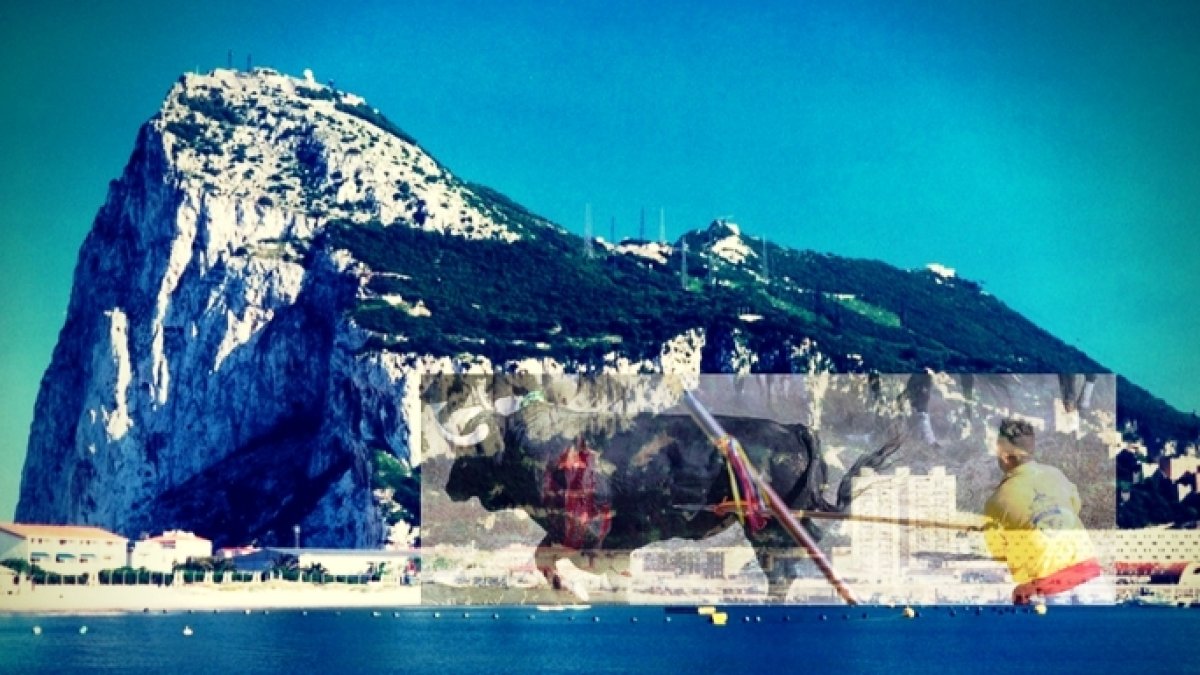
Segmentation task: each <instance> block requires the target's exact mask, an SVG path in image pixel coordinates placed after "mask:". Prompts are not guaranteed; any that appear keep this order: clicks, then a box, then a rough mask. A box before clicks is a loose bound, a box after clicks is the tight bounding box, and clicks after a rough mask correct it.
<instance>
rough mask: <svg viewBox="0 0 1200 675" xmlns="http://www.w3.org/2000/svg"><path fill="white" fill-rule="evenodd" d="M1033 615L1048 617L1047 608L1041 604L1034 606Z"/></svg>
mask: <svg viewBox="0 0 1200 675" xmlns="http://www.w3.org/2000/svg"><path fill="white" fill-rule="evenodd" d="M1033 613H1034V614H1037V615H1038V616H1045V615H1046V606H1045V605H1043V604H1041V603H1038V604H1036V605H1034V606H1033Z"/></svg>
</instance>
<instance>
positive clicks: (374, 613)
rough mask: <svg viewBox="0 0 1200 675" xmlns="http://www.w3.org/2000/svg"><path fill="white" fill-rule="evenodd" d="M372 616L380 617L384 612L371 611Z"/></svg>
mask: <svg viewBox="0 0 1200 675" xmlns="http://www.w3.org/2000/svg"><path fill="white" fill-rule="evenodd" d="M371 616H373V617H375V618H376V619H378V618H379V617H381V616H383V613H382V612H371Z"/></svg>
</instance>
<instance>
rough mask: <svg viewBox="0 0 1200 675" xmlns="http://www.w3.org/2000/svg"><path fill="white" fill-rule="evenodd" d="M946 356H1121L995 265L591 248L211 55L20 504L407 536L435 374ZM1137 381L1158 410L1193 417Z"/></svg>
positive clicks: (354, 542)
mask: <svg viewBox="0 0 1200 675" xmlns="http://www.w3.org/2000/svg"><path fill="white" fill-rule="evenodd" d="M763 256H765V257H766V258H767V261H768V263H769V264H768V265H764V264H763ZM685 258H686V262H685ZM685 267H686V268H687V272H686V274H685V273H684V268H685ZM985 319H986V320H985ZM997 319H999V321H1000V322H1001V324H1002V325H1000V326H996V325H994V324H995V322H996V321H997ZM922 367H932V368H935V369H939V370H950V371H955V370H980V371H1026V372H1036V371H1047V372H1051V371H1057V370H1068V371H1071V372H1087V371H1095V370H1103V369H1102V368H1101V367H1100V366H1099V364H1096V363H1095V362H1093V361H1091V360H1090V359H1088V358H1087V357H1086V356H1085V355H1083V354H1081V353H1080V352H1078V351H1077V350H1074V349H1072V348H1070V347H1068V346H1066V345H1065V344H1063V343H1061V342H1060V341H1058V340H1056V339H1054V338H1053V336H1050V335H1049V334H1047V333H1045V332H1044V331H1042V330H1040V329H1038V328H1037V327H1036V326H1034V325H1033V324H1031V323H1030V322H1028V321H1026V320H1024V319H1023V318H1021V317H1020V316H1019V315H1016V313H1014V312H1012V311H1011V310H1009V309H1008V308H1006V307H1004V306H1003V305H1002V304H1001V303H1000V302H999V301H998V300H996V299H994V298H991V297H990V296H987V295H986V294H983V293H982V292H981V291H980V289H979V288H978V286H975V285H973V284H971V283H970V282H969V281H965V280H962V279H958V278H956V277H951V276H949V275H946V274H939V273H937V272H933V271H917V272H908V271H904V270H897V269H895V268H892V267H890V266H887V265H885V264H883V263H877V262H873V261H858V260H847V259H843V258H839V257H837V256H829V255H823V254H816V253H812V252H797V251H791V250H787V249H783V248H781V247H779V246H776V245H774V244H771V243H769V242H766V243H764V242H761V241H754V240H752V239H750V238H748V237H746V236H745V235H743V234H742V233H741V232H740V231H739V230H738V229H737V228H736V226H732V225H731V224H729V223H725V222H721V221H718V222H716V223H714V224H713V225H712V226H710V227H709V228H707V229H703V230H698V231H695V232H691V233H688V234H686V235H684V236H683V237H682V238H681V239H680V240H679V241H677V242H673V243H667V242H642V241H625V242H603V241H599V240H597V241H595V242H593V245H592V246H591V247H585V246H584V244H583V241H582V240H581V239H580V238H579V237H577V236H574V235H571V234H569V233H568V232H566V231H565V230H564V229H563V228H561V227H559V226H557V225H555V224H553V223H550V222H549V221H547V220H546V219H544V218H541V217H539V216H537V215H535V214H533V213H531V212H530V211H528V210H527V209H525V208H523V207H521V206H520V205H518V204H516V203H514V202H512V201H511V200H509V199H507V198H506V197H504V196H503V195H502V194H500V193H498V192H496V191H494V190H491V189H489V188H486V187H483V186H479V185H474V184H471V183H468V182H466V181H463V180H461V179H459V178H458V177H456V176H455V175H454V174H453V173H451V172H450V171H449V170H448V169H446V168H445V167H443V166H442V165H441V164H439V163H438V162H437V161H436V160H435V159H434V158H433V157H432V156H431V155H429V154H428V153H426V152H425V151H424V150H422V149H421V148H420V147H419V146H418V145H417V144H416V142H415V141H414V140H413V139H412V138H411V137H409V136H408V135H407V134H405V133H404V132H403V131H402V130H401V129H400V128H399V127H397V126H396V125H394V124H393V123H391V122H390V121H388V120H387V118H385V117H384V116H383V115H381V114H380V113H379V112H378V111H377V110H375V109H374V108H371V107H370V106H368V105H367V104H366V103H365V101H363V100H362V99H361V98H359V97H357V96H355V95H353V94H348V93H345V92H340V91H338V90H336V89H334V88H333V87H331V86H326V85H321V84H318V83H316V82H314V81H312V80H311V79H308V78H305V79H300V78H292V77H288V76H285V75H281V74H279V73H276V72H274V71H271V70H267V69H257V70H255V71H253V72H235V71H229V70H217V71H213V72H212V73H210V74H207V75H190V74H189V75H185V76H184V77H182V78H181V79H180V80H179V81H178V82H177V83H176V84H175V86H174V87H172V89H171V90H170V92H169V93H168V94H167V97H166V99H165V101H164V103H163V106H162V108H161V109H160V111H159V112H158V113H157V114H156V115H155V116H154V117H153V118H152V119H151V120H150V121H149V122H147V123H146V124H145V125H144V126H143V127H142V129H141V131H140V132H139V135H138V139H137V143H136V146H135V149H134V152H133V154H132V156H131V158H130V161H129V163H128V165H127V166H126V168H125V171H124V173H123V175H122V176H121V178H120V179H119V180H117V181H114V182H113V184H112V186H111V188H110V191H109V195H108V198H107V200H106V202H105V204H104V206H103V207H102V208H101V209H100V212H99V213H98V215H97V217H96V220H95V223H94V225H93V228H92V230H91V232H90V233H89V234H88V237H87V239H86V241H85V242H84V244H83V246H82V248H81V251H80V256H79V261H78V264H77V268H76V274H75V286H74V290H73V292H72V297H71V301H70V306H69V309H68V314H67V320H66V323H65V325H64V327H63V330H62V332H61V334H60V338H59V342H58V344H57V346H56V348H55V351H54V355H53V358H52V362H51V364H50V366H49V368H48V369H47V371H46V375H45V377H44V378H43V381H42V387H41V391H40V393H39V396H38V401H37V407H36V411H35V420H34V423H33V427H32V429H31V434H30V442H29V451H28V456H27V460H26V465H25V469H24V474H23V477H22V488H21V497H20V503H19V505H18V509H17V518H18V519H19V520H23V521H31V522H75V523H90V524H96V525H101V526H104V527H107V528H110V529H113V530H115V531H118V532H121V533H123V534H125V535H127V536H137V535H138V534H139V533H141V532H150V531H157V530H161V529H163V528H168V527H170V528H174V527H181V528H187V529H194V530H196V531H198V532H200V533H202V534H205V535H207V536H210V537H212V538H214V539H215V540H216V541H217V542H219V543H220V544H241V543H247V542H249V541H258V542H260V543H285V542H290V541H291V530H292V527H293V525H296V524H299V525H300V526H301V528H302V531H303V532H304V541H305V543H306V545H314V546H361V547H372V546H378V545H381V544H384V543H387V542H389V541H390V542H392V543H403V542H404V541H405V540H406V538H407V537H410V536H411V535H412V530H411V528H410V526H411V525H413V524H414V523H413V522H411V521H413V520H414V519H415V514H413V513H412V507H411V504H409V505H408V506H405V505H404V504H402V503H401V500H400V499H399V497H398V496H397V495H402V494H407V493H408V492H410V491H411V484H412V482H413V481H415V480H418V478H417V477H418V476H419V473H418V471H419V470H418V467H417V466H416V465H417V462H416V461H414V460H415V459H416V458H414V457H413V456H412V455H411V454H410V450H409V445H410V436H411V434H410V431H411V424H412V421H413V420H414V419H416V417H417V415H418V413H417V412H416V407H415V406H416V405H417V399H416V395H417V392H416V387H415V386H414V384H415V383H416V382H419V379H420V377H421V376H422V374H425V373H437V372H479V373H483V372H489V371H491V370H492V369H495V368H501V369H504V370H508V371H516V372H531V373H561V372H582V373H587V372H643V373H654V372H675V373H685V374H687V373H698V372H701V371H703V372H729V373H738V372H741V373H746V372H793V373H803V372H823V371H837V372H867V371H869V370H875V371H883V372H910V371H912V370H914V369H919V368H922ZM1130 391H1132V392H1133V399H1132V400H1134V401H1138V402H1139V403H1138V405H1136V406H1134V408H1132V409H1127V410H1126V411H1124V413H1123V414H1124V418H1125V420H1126V421H1136V422H1137V423H1138V424H1139V425H1140V427H1139V429H1140V430H1141V431H1142V432H1143V433H1147V431H1148V430H1149V429H1152V428H1153V429H1159V430H1161V433H1158V435H1159V436H1161V437H1162V438H1163V439H1165V438H1167V437H1169V436H1170V434H1172V433H1174V432H1175V430H1176V429H1177V428H1178V429H1182V428H1183V427H1184V426H1185V425H1186V421H1181V419H1180V417H1179V416H1178V414H1177V413H1174V411H1170V410H1169V409H1168V408H1166V406H1164V405H1162V404H1161V402H1158V403H1157V405H1155V404H1154V400H1153V399H1149V398H1148V397H1147V395H1145V393H1144V392H1142V391H1141V390H1137V389H1130ZM1123 393H1124V392H1123ZM1138 396H1141V397H1142V398H1141V399H1139V398H1138ZM1147 401H1148V402H1147ZM1155 425H1157V426H1155ZM1181 433H1182V432H1181ZM382 464H386V465H387V466H388V467H390V469H389V471H387V472H383V473H386V474H387V475H388V476H390V478H389V479H387V480H381V479H380V474H381V470H380V467H381V465H382Z"/></svg>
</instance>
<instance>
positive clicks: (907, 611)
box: [903, 607, 917, 619]
mask: <svg viewBox="0 0 1200 675" xmlns="http://www.w3.org/2000/svg"><path fill="white" fill-rule="evenodd" d="M903 614H904V618H906V619H915V618H917V611H916V610H915V609H913V608H912V607H905V608H904V612H903Z"/></svg>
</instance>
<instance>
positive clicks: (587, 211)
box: [583, 204, 595, 258]
mask: <svg viewBox="0 0 1200 675" xmlns="http://www.w3.org/2000/svg"><path fill="white" fill-rule="evenodd" d="M583 254H584V255H585V256H587V257H589V258H591V257H592V256H593V255H594V254H595V251H594V250H593V249H592V205H591V204H588V205H586V206H585V207H584V208H583Z"/></svg>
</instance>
